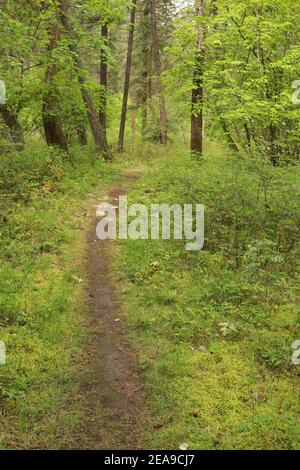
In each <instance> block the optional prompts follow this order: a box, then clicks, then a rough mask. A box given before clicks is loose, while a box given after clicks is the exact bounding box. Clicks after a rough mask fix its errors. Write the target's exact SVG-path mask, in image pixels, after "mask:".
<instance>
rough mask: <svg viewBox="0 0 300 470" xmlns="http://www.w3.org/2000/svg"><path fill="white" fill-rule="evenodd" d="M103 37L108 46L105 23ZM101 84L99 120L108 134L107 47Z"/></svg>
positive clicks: (103, 51)
mask: <svg viewBox="0 0 300 470" xmlns="http://www.w3.org/2000/svg"><path fill="white" fill-rule="evenodd" d="M101 38H102V41H103V42H104V43H105V45H106V46H107V41H108V26H107V24H105V25H103V26H102V28H101ZM100 86H101V100H100V111H99V120H100V124H101V127H102V129H103V132H104V134H105V136H106V129H107V118H106V108H107V54H106V50H105V49H101V56H100Z"/></svg>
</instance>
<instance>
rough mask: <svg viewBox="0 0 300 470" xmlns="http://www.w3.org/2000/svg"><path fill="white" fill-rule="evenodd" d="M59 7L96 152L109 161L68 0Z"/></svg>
mask: <svg viewBox="0 0 300 470" xmlns="http://www.w3.org/2000/svg"><path fill="white" fill-rule="evenodd" d="M59 5H60V20H61V23H62V25H63V27H64V29H65V31H66V34H67V35H68V37H69V40H70V41H69V50H70V52H71V54H72V57H73V60H74V63H75V65H76V68H77V70H78V83H79V86H80V90H81V96H82V99H83V101H84V103H85V105H86V109H87V117H88V121H89V124H90V128H91V131H92V134H93V138H94V141H95V144H96V147H97V148H98V150H99V151H100V152H101V153H102V154H103V156H104V158H105V159H106V160H109V159H110V151H109V146H108V143H107V140H106V136H105V133H104V131H103V128H102V126H101V124H100V121H99V116H98V113H97V110H96V107H95V104H94V101H93V98H92V95H91V94H90V92H89V90H88V87H87V86H86V79H85V77H84V75H83V73H82V72H83V69H84V67H83V65H82V63H81V60H80V57H79V54H78V51H77V48H76V45H75V41H76V39H77V34H76V31H75V30H74V28H73V27H72V25H71V23H70V21H69V12H70V3H69V1H68V0H59Z"/></svg>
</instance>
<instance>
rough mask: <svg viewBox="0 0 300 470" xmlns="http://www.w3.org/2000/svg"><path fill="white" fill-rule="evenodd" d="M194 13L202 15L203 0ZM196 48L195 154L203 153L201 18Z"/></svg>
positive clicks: (193, 93)
mask: <svg viewBox="0 0 300 470" xmlns="http://www.w3.org/2000/svg"><path fill="white" fill-rule="evenodd" d="M195 9H196V11H195V14H196V16H197V17H201V18H203V16H204V0H196V2H195ZM197 22H198V25H197V48H196V55H195V65H194V75H193V91H192V116H191V151H192V153H193V154H194V155H196V156H198V157H199V156H202V153H203V72H204V28H203V23H202V20H201V22H200V21H199V19H198V20H197Z"/></svg>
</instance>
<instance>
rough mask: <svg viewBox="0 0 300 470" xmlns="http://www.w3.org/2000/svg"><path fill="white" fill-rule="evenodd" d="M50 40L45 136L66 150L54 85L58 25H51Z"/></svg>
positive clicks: (44, 109) (53, 143)
mask: <svg viewBox="0 0 300 470" xmlns="http://www.w3.org/2000/svg"><path fill="white" fill-rule="evenodd" d="M48 32H49V35H50V42H49V45H48V55H49V60H50V63H49V65H48V67H47V70H46V76H45V85H46V88H47V91H46V93H45V94H44V97H43V109H42V115H43V126H44V131H45V137H46V141H47V144H48V145H49V146H56V145H57V146H59V147H61V148H62V149H64V150H68V144H67V139H66V137H65V134H64V131H63V129H62V126H61V122H60V119H59V115H58V112H59V104H58V100H57V97H56V93H55V89H54V87H53V79H54V77H55V75H56V74H57V71H58V68H57V65H56V64H55V63H54V62H53V58H52V57H51V53H52V52H53V51H54V50H55V49H56V48H57V44H58V39H59V31H58V27H57V25H53V26H51V27H49V31H48Z"/></svg>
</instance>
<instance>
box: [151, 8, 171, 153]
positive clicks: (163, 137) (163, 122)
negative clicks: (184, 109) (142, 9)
mask: <svg viewBox="0 0 300 470" xmlns="http://www.w3.org/2000/svg"><path fill="white" fill-rule="evenodd" d="M156 10H157V1H156V0H151V22H152V50H153V60H154V70H155V75H156V87H157V92H158V95H159V108H160V141H161V143H162V144H164V145H165V144H167V142H168V121H167V111H166V102H165V96H164V93H163V88H162V83H161V60H160V50H159V43H158V33H157V13H156Z"/></svg>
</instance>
